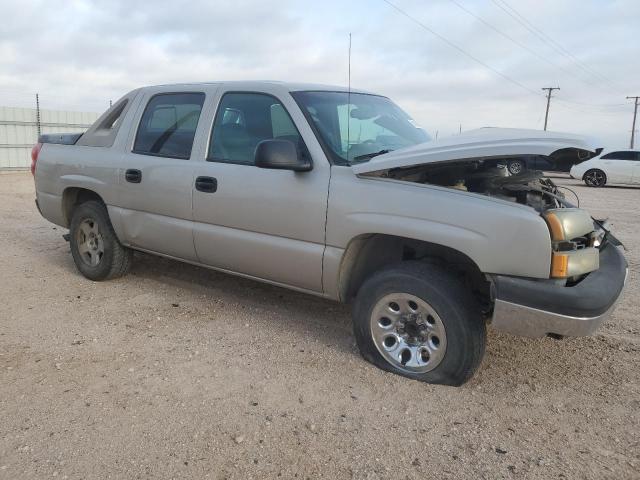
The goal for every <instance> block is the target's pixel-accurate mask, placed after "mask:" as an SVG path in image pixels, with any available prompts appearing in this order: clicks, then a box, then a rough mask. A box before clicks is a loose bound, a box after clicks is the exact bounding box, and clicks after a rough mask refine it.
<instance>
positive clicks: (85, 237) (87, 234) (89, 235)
mask: <svg viewBox="0 0 640 480" xmlns="http://www.w3.org/2000/svg"><path fill="white" fill-rule="evenodd" d="M69 234H70V235H69V237H70V238H69V241H70V243H71V255H72V256H73V261H74V262H75V264H76V267H77V268H78V270H79V271H80V273H82V274H83V275H84V276H85V277H87V278H88V279H90V280H96V281H99V280H107V279H110V278H116V277H120V276H122V275H124V274H125V273H127V271H128V270H129V268H130V266H131V262H132V258H133V254H132V251H131V250H130V249H128V248H126V247H124V246H123V245H122V244H121V243H120V241H119V240H118V237H116V234H115V232H114V230H113V226H112V225H111V221H110V220H109V213H108V212H107V209H106V207H105V206H104V204H102V203H101V202H97V201H93V200H92V201H89V202H85V203H82V204H80V205H78V207H76V209H75V210H74V211H73V216H72V217H71V225H70V226H69Z"/></svg>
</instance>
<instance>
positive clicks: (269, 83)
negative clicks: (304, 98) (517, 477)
mask: <svg viewBox="0 0 640 480" xmlns="http://www.w3.org/2000/svg"><path fill="white" fill-rule="evenodd" d="M220 84H224V85H232V86H237V87H238V88H246V89H254V88H255V89H264V88H265V87H266V88H268V87H271V88H273V87H276V88H278V87H279V88H281V89H284V90H287V91H289V92H300V91H321V92H348V91H349V88H348V87H344V86H338V85H324V84H320V83H303V82H283V81H280V80H246V81H245V80H231V81H230V80H221V81H211V82H193V83H173V84H162V85H153V86H154V87H169V86H171V87H178V86H187V85H189V86H194V85H220ZM351 93H366V94H373V92H367V91H365V90H360V89H355V88H353V87H352V88H351Z"/></svg>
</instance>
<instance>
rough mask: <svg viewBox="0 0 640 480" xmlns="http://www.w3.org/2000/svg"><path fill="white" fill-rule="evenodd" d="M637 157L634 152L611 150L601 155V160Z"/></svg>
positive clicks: (632, 158) (633, 158)
mask: <svg viewBox="0 0 640 480" xmlns="http://www.w3.org/2000/svg"><path fill="white" fill-rule="evenodd" d="M636 158H637V154H636V152H629V151H626V152H611V153H607V154H606V155H604V156H603V157H602V159H603V160H635V159H636Z"/></svg>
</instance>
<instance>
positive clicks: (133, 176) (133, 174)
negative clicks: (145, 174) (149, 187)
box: [124, 168, 142, 183]
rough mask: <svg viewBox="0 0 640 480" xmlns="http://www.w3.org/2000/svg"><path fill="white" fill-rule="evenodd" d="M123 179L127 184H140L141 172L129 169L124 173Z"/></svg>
mask: <svg viewBox="0 0 640 480" xmlns="http://www.w3.org/2000/svg"><path fill="white" fill-rule="evenodd" d="M124 178H125V180H126V181H127V182H129V183H140V182H141V181H142V172H141V171H140V170H136V169H135V168H130V169H128V170H127V171H126V172H124Z"/></svg>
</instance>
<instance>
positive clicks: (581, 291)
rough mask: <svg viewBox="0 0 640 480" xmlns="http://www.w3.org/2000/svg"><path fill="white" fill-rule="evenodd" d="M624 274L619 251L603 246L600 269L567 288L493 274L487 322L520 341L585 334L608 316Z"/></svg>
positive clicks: (610, 246)
mask: <svg viewBox="0 0 640 480" xmlns="http://www.w3.org/2000/svg"><path fill="white" fill-rule="evenodd" d="M627 274H628V266H627V261H626V260H625V258H624V255H622V251H621V249H620V248H618V247H615V246H614V245H611V244H607V245H605V246H604V247H603V248H601V249H600V268H599V269H598V270H596V271H595V272H591V273H590V274H588V275H587V277H586V278H584V279H583V280H582V281H581V282H579V283H578V284H577V285H574V286H571V287H565V286H560V285H557V284H553V283H549V282H541V281H537V280H531V279H525V278H519V277H507V276H503V275H494V276H493V283H494V286H495V304H494V309H493V318H492V321H491V324H492V326H493V327H494V328H495V329H497V330H501V331H504V332H508V333H512V334H514V335H521V336H525V337H544V336H546V335H549V334H552V335H562V336H571V337H576V336H583V335H589V334H591V333H593V332H594V331H595V330H596V329H597V328H598V327H599V326H600V325H602V323H603V322H604V321H605V319H606V318H607V317H608V316H609V315H610V314H611V312H613V310H614V308H615V306H616V303H617V301H618V299H619V298H620V295H621V294H622V290H623V289H624V285H625V283H626V280H627Z"/></svg>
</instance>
